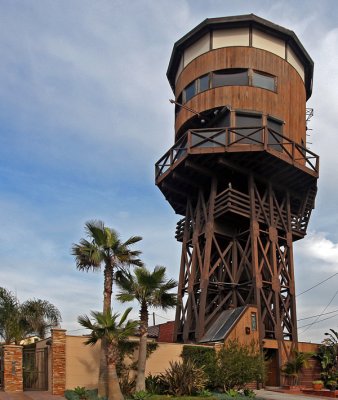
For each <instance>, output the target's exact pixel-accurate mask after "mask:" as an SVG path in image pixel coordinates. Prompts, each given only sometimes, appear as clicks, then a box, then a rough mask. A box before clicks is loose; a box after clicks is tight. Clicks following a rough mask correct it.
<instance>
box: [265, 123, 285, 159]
mask: <svg viewBox="0 0 338 400" xmlns="http://www.w3.org/2000/svg"><path fill="white" fill-rule="evenodd" d="M282 134H283V122H282V121H279V120H278V119H275V118H271V117H270V118H269V117H268V146H270V147H271V148H273V149H274V150H277V151H283V148H282V146H281V145H280V143H282V142H283V138H282V137H281V135H282Z"/></svg>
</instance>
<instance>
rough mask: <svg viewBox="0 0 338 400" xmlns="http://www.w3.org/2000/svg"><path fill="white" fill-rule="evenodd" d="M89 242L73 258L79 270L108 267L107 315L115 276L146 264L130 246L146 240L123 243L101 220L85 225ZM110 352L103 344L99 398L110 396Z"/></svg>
mask: <svg viewBox="0 0 338 400" xmlns="http://www.w3.org/2000/svg"><path fill="white" fill-rule="evenodd" d="M85 232H86V235H87V237H88V240H87V239H83V238H82V239H80V242H79V244H73V246H72V255H73V256H75V260H76V267H77V269H78V270H80V271H86V272H88V271H90V270H92V271H97V270H100V269H101V268H102V267H103V268H104V270H103V273H104V289H103V313H104V314H106V313H107V312H108V311H109V310H111V297H112V291H113V276H114V273H115V270H116V269H118V270H124V269H126V268H128V267H129V266H130V265H137V266H141V265H143V264H142V262H141V260H140V259H139V258H138V256H139V255H140V254H141V252H140V251H137V250H130V247H131V246H132V245H133V244H135V243H137V242H139V241H140V240H142V238H141V237H140V236H132V237H130V238H129V239H128V240H126V241H125V242H122V241H121V239H120V237H119V235H118V233H117V232H116V231H115V230H114V229H111V228H109V227H107V226H105V224H104V222H102V221H99V220H97V221H96V220H93V221H88V222H86V224H85ZM105 353H106V349H105V342H104V340H103V341H102V345H101V356H100V371H99V393H98V394H99V396H101V397H103V396H105V395H106V393H107V390H106V389H107V384H108V383H107V376H106V375H107V374H106V355H105Z"/></svg>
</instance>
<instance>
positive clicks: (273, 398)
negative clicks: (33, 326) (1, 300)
mask: <svg viewBox="0 0 338 400" xmlns="http://www.w3.org/2000/svg"><path fill="white" fill-rule="evenodd" d="M255 392H256V394H257V397H261V398H262V399H266V400H314V399H323V400H324V399H325V400H328V397H323V396H309V395H303V394H286V393H281V392H272V391H270V390H263V389H262V390H255ZM0 400H1V399H0Z"/></svg>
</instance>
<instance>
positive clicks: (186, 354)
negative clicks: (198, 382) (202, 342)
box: [181, 346, 216, 388]
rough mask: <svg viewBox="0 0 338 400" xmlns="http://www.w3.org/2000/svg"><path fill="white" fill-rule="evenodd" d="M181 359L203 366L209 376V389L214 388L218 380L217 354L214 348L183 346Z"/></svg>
mask: <svg viewBox="0 0 338 400" xmlns="http://www.w3.org/2000/svg"><path fill="white" fill-rule="evenodd" d="M181 357H182V358H183V360H184V361H187V360H191V361H193V362H194V363H195V364H196V365H198V366H202V367H203V370H204V372H205V373H206V375H207V378H208V381H207V384H206V385H207V387H208V388H212V387H213V386H214V382H215V380H216V352H215V349H214V348H213V347H206V346H203V347H202V346H183V350H182V354H181Z"/></svg>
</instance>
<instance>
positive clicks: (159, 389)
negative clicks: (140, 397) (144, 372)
mask: <svg viewBox="0 0 338 400" xmlns="http://www.w3.org/2000/svg"><path fill="white" fill-rule="evenodd" d="M146 389H147V391H148V392H149V393H151V394H162V393H164V392H165V390H166V386H164V385H163V382H162V379H161V376H160V375H151V374H149V375H148V376H147V377H146Z"/></svg>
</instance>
